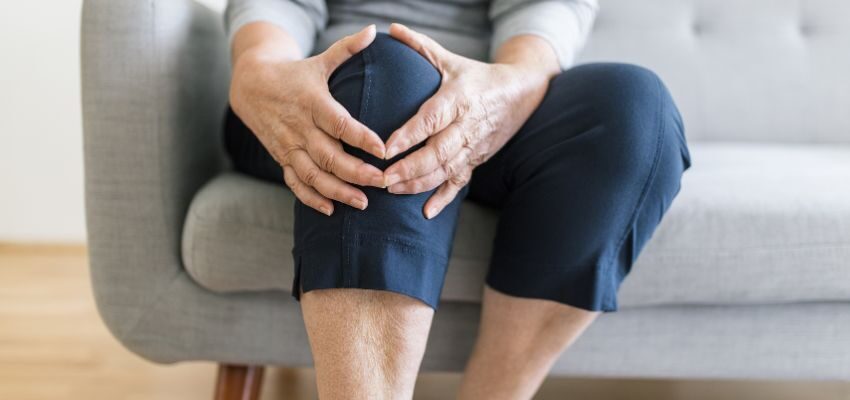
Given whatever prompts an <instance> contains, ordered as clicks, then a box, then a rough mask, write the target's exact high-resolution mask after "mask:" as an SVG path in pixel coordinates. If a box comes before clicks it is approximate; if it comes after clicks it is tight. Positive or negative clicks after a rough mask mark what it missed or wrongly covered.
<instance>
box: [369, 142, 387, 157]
mask: <svg viewBox="0 0 850 400" xmlns="http://www.w3.org/2000/svg"><path fill="white" fill-rule="evenodd" d="M372 154H374V155H376V156H377V157H380V158H384V155H385V154H386V152H385V150H384V147H383V146H381V145H378V144H376V145H374V146H372Z"/></svg>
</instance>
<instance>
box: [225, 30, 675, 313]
mask: <svg viewBox="0 0 850 400" xmlns="http://www.w3.org/2000/svg"><path fill="white" fill-rule="evenodd" d="M440 81H441V78H440V74H439V73H438V72H437V70H436V69H434V67H433V66H432V65H431V64H430V63H428V61H426V60H425V59H424V58H422V57H421V56H420V55H419V54H418V53H416V52H415V51H414V50H412V49H410V48H408V47H407V46H405V45H404V44H402V43H401V42H398V41H396V40H395V39H392V38H391V37H389V36H387V35H386V34H378V37H377V38H376V39H375V41H374V42H373V43H372V44H371V45H370V46H369V47H368V48H366V49H365V50H363V51H362V52H361V53H359V54H357V55H355V56H354V57H352V58H351V59H350V60H348V61H347V62H346V63H345V64H343V65H342V66H340V68H338V69H337V71H335V72H334V74H333V75H332V76H331V78H330V81H329V85H330V90H331V94H332V95H333V96H334V98H336V100H337V101H339V102H340V103H341V104H342V105H343V106H344V107H345V108H346V109H347V110H348V111H349V112H350V113H351V115H352V116H353V117H354V118H357V119H358V120H359V121H361V122H363V123H364V124H365V125H366V126H368V127H370V128H371V129H372V130H374V131H375V132H376V133H377V134H378V135H380V136H381V137H382V138H383V139H384V140H386V139H388V138H389V136H390V134H391V133H392V132H393V131H394V130H395V129H397V128H399V127H400V126H401V125H402V124H403V123H404V122H405V121H407V120H408V119H409V118H410V117H412V116H413V115H414V114H415V113H416V111H417V110H418V108H419V106H420V105H421V104H422V103H423V102H424V101H425V100H426V99H428V98H429V97H430V96H431V95H433V94H434V93H435V92H436V91H437V89H438V87H439V85H440ZM225 125H226V128H225V143H226V148H227V151H228V153H229V155H230V157H231V159H232V161H233V164H234V167H235V168H236V169H237V170H238V171H241V172H243V173H246V174H249V175H253V176H255V177H257V178H260V179H264V180H268V181H271V182H275V183H279V184H281V185H283V172H282V169H281V167H280V165H278V164H277V163H276V162H275V161H274V159H272V157H271V156H270V155H269V154H268V152H267V151H266V150H265V149H264V148H263V147H262V145H261V144H260V142H259V141H258V140H257V139H256V137H255V136H254V135H253V133H252V132H251V131H250V130H249V129H248V128H247V127H246V126H245V125H244V124H243V123H242V122H241V121H240V120H239V118H238V117H237V116H236V115H235V114H234V113H233V111H232V110H228V113H227V118H226V123H225ZM421 146H422V144H419V145H417V146H415V147H413V148H412V149H410V150H408V151H407V152H405V153H402V154H399V155H398V156H396V157H395V158H394V159H392V160H381V159H378V158H377V157H374V156H372V155H370V154H368V153H366V152H364V151H362V150H360V149H357V148H353V147H351V146H349V145H347V144H343V148H344V149H345V151H347V152H349V153H351V154H353V155H355V156H357V157H359V158H361V159H363V160H364V161H367V162H369V163H371V164H373V165H375V166H377V167H378V168H380V169H385V168H386V167H388V166H389V165H390V164H392V163H393V162H395V161H397V160H399V159H401V158H402V157H404V156H406V155H407V154H409V153H411V152H413V151H415V150H416V149H418V148H419V147H421ZM689 167H690V155H689V153H688V149H687V144H686V141H685V136H684V128H683V125H682V119H681V116H680V115H679V112H678V110H677V109H676V106H675V104H674V103H673V100H672V98H671V97H670V94H669V93H668V91H667V89H666V88H665V86H664V84H663V83H662V82H661V81H660V80H659V78H658V77H657V76H656V75H655V74H654V73H653V72H651V71H649V70H647V69H645V68H642V67H638V66H634V65H629V64H617V63H598V64H585V65H580V66H576V67H573V68H571V69H569V70H566V71H564V72H562V73H560V74H559V75H557V76H556V77H555V78H554V79H553V80H552V81H551V83H550V87H549V90H548V92H547V94H546V96H545V97H544V99H543V101H542V103H541V104H540V106H539V107H538V109H537V110H536V111H535V112H534V113H533V114H532V116H531V117H530V118H529V119H528V121H527V122H526V123H525V124H524V126H523V127H522V128H521V129H520V130H519V132H518V133H517V134H516V135H515V136H513V137H512V138H511V139H510V141H508V142H507V144H506V145H505V146H504V147H503V148H502V149H501V150H500V151H499V152H498V153H496V154H495V155H494V156H493V157H491V158H490V159H489V160H487V161H486V162H485V163H483V164H481V165H479V166H478V167H477V168H476V169H475V170H474V172H473V175H472V178H471V180H470V182H469V183H468V184H467V185H466V186H465V187H464V188H463V189H462V191H461V192H460V193H459V195H458V196H457V198H455V200H454V201H453V202H452V203H451V204H450V205H449V206H447V207H446V208H445V209H444V210H443V211H442V212H441V213H440V214H439V215H437V216H436V217H435V218H433V219H431V220H428V219H426V218H425V217H424V215H423V212H422V208H423V205H424V204H425V201H426V200H427V199H428V198H429V197H430V196H431V194H432V193H433V191H428V192H424V193H419V194H412V195H408V194H393V193H389V192H388V191H387V190H386V189H382V188H376V187H369V186H366V187H363V186H357V185H355V186H356V187H358V188H360V189H361V190H363V192H364V193H365V194H366V196H367V197H368V199H369V206H368V208H367V209H366V210H358V209H355V208H353V207H350V206H348V205H346V204H343V203H339V202H336V201H335V202H334V209H335V211H334V213H333V214H332V215H331V216H326V215H324V214H322V213H320V212H318V211H315V210H313V209H312V208H310V207H308V206H306V205H304V204H303V203H301V202H299V201H296V204H295V210H294V213H295V246H294V248H293V249H292V255H293V257H294V261H295V267H296V271H295V279H294V281H293V285H292V295H293V296H295V298H296V299H298V298H299V289H301V290H303V291H304V292H307V291H310V290H313V289H325V288H364V289H377V290H386V291H392V292H397V293H402V294H405V295H408V296H411V297H413V298H416V299H419V300H421V301H423V302H424V303H426V304H428V305H429V306H431V307H433V308H435V309H436V308H437V306H438V302H439V298H440V293H441V291H442V288H443V282H444V279H445V276H446V268H447V265H448V261H449V257H450V255H451V252H452V243H453V239H454V235H455V230H456V226H457V220H458V215H459V211H460V204H461V202H462V201H463V200H464V199H466V200H469V201H474V202H477V203H480V204H483V205H486V206H489V207H492V208H495V209H497V210H499V212H500V217H499V223H498V231H497V233H496V237H495V243H494V246H493V254H491V264H490V269H489V272H488V274H487V278H486V282H487V284H488V286H490V287H492V288H493V289H495V290H497V291H499V292H502V293H505V294H508V295H513V296H518V297H526V298H537V299H548V300H553V301H557V302H560V303H563V304H568V305H571V306H574V307H578V308H582V309H586V310H592V311H614V310H616V309H617V290H618V288H619V286H620V283H621V282H622V280H623V279H624V278H625V277H626V275H627V274H628V273H629V271H630V270H631V267H632V264H633V263H634V261H635V259H636V258H637V256H638V254H639V253H640V251H641V249H642V248H643V247H644V245H645V244H646V243H647V241H648V240H649V239H650V237H651V236H652V233H653V231H654V230H655V228H656V226H657V225H658V224H659V222H660V221H661V218H662V216H663V215H664V213H665V212H666V210H667V209H668V207H669V206H670V204H671V202H672V201H673V198H674V197H675V196H676V194H677V193H678V192H679V187H680V180H681V176H682V173H683V172H684V171H685V170H686V169H688V168H689ZM283 186H284V187H286V186H285V185H283Z"/></svg>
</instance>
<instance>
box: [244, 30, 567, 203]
mask: <svg viewBox="0 0 850 400" xmlns="http://www.w3.org/2000/svg"><path fill="white" fill-rule="evenodd" d="M389 33H390V35H391V36H392V37H394V38H395V39H397V40H399V41H401V42H402V43H404V44H406V45H408V46H409V47H411V48H413V49H414V50H416V51H417V52H418V53H419V54H421V55H422V56H423V57H425V58H426V59H427V60H428V61H429V62H431V64H432V65H434V67H436V68H437V70H438V71H439V72H440V74H441V76H442V82H441V86H440V88H439V90H438V91H437V92H436V93H435V94H434V95H433V96H432V97H431V98H429V99H428V100H427V101H426V102H425V103H424V104H423V105H422V106H421V107H420V109H419V110H418V112H417V113H416V114H415V115H414V116H413V117H412V118H411V119H410V120H408V121H407V122H406V123H405V124H404V125H403V126H402V127H400V128H399V129H397V130H396V131H395V132H393V133H392V135H391V136H390V137H389V139H387V141H386V143H384V142H383V140H381V138H380V137H379V136H378V135H377V134H376V133H374V132H372V131H371V130H370V129H369V128H367V127H366V126H365V125H363V124H362V123H360V122H359V121H357V120H356V119H354V118H352V117H351V116H350V115H349V114H348V112H347V111H346V110H345V109H344V108H343V107H342V105H340V104H338V103H337V102H336V101H335V100H334V99H333V97H332V96H331V95H330V92H329V89H328V86H327V81H328V78H329V77H330V74H331V73H332V72H333V71H334V70H335V69H336V68H337V67H338V66H339V65H341V64H342V63H343V62H345V61H346V60H347V59H348V58H350V57H351V56H353V55H355V54H357V53H359V52H360V51H361V50H363V49H365V48H366V47H367V46H369V44H371V42H372V41H373V40H374V38H375V34H376V32H375V26H374V25H370V26H368V27H366V28H364V29H363V30H361V31H360V32H358V33H356V34H353V35H351V36H347V37H345V38H343V39H341V40H339V41H338V42H336V43H334V44H333V45H332V46H331V47H329V48H328V49H327V50H326V51H325V52H323V53H321V54H318V55H316V56H313V57H309V58H305V59H302V60H291V59H285V58H284V57H276V56H275V54H274V52H270V51H268V49H265V50H264V49H258V50H256V51H249V52H246V53H247V54H245V55H243V56H240V57H239V60H238V61H237V62H236V63H235V65H234V73H233V80H232V83H231V104H232V105H233V107H234V111H236V113H237V114H238V115H240V117H241V118H242V119H243V120H244V121H245V123H246V124H247V125H248V126H249V127H250V128H251V129H252V131H254V132H255V133H256V134H257V137H258V139H259V140H260V141H261V142H262V143H263V145H264V146H265V147H266V149H267V150H268V151H269V153H270V154H271V155H272V157H274V159H275V160H276V161H277V162H278V163H280V164H281V166H282V167H283V172H284V180H285V182H286V184H287V186H289V187H290V189H292V191H293V193H294V194H295V196H296V197H298V198H299V200H301V201H302V202H303V203H304V204H306V205H308V206H309V207H312V208H314V209H316V210H318V211H320V212H322V213H324V214H326V215H331V214H332V213H333V202H332V201H331V200H332V199H333V200H337V201H340V202H343V203H346V204H348V205H350V206H352V207H355V208H358V209H365V208H366V207H368V199H367V197H366V195H365V194H364V193H363V192H362V191H361V190H359V189H357V188H356V187H354V186H353V185H351V183H354V184H358V185H368V186H375V187H385V188H386V189H387V190H388V191H389V192H391V193H398V194H413V193H422V192H425V191H430V190H432V189H435V188H436V191H435V192H434V193H433V194H432V196H431V197H430V198H429V199H428V200H427V201H426V203H425V205H424V207H423V214H424V216H425V217H426V218H429V219H430V218H433V217H435V216H436V215H438V214H439V213H440V211H442V209H443V208H444V207H445V206H446V205H448V204H449V203H451V201H452V200H453V199H454V198H455V197H456V196H457V194H458V193H459V191H460V190H461V189H462V188H463V187H464V186H465V185H466V184H467V183H468V182H469V180H470V178H471V177H472V171H473V169H474V168H475V167H476V166H478V165H480V164H482V163H483V162H485V161H487V160H488V159H489V158H490V157H491V156H493V154H495V153H496V152H497V151H498V150H499V149H501V148H502V147H503V146H504V144H505V143H506V142H507V141H508V140H509V139H510V137H511V136H513V135H514V134H515V133H516V132H517V131H518V130H519V128H520V127H521V125H522V124H523V123H524V122H525V121H526V119H528V117H529V116H530V115H531V113H532V112H533V111H534V109H535V108H536V107H537V105H538V104H539V103H540V101H541V100H542V97H543V95H544V94H545V91H546V88H547V86H548V80H549V79H550V78H551V76H552V75H553V73H552V69H551V68H549V69H548V70H547V69H541V68H538V67H537V66H535V65H534V64H535V63H533V62H531V63H522V62H520V63H507V62H506V63H493V64H491V63H483V62H479V61H475V60H472V59H468V58H465V57H462V56H460V55H457V54H454V53H452V52H450V51H448V50H446V49H445V48H443V47H442V46H441V45H439V44H438V43H437V42H435V41H434V40H432V39H431V38H429V37H428V36H426V35H424V34H422V33H419V32H416V31H414V30H412V29H410V28H407V27H405V26H403V25H400V24H393V25H391V26H390V31H389ZM292 77H298V78H297V79H293V78H292ZM268 88H286V90H285V92H282V91H280V90H269V89H268ZM316 88H320V90H316ZM281 106H283V107H281ZM305 116H307V117H305ZM422 141H425V145H424V146H423V147H421V148H420V149H418V150H416V151H414V152H412V153H410V154H408V155H407V156H406V157H404V158H402V159H400V160H398V161H396V162H395V163H394V164H392V165H390V166H389V167H387V168H386V169H385V170H384V171H381V170H379V169H378V168H376V167H375V166H373V165H371V164H368V163H366V162H364V161H362V160H360V159H358V158H356V157H354V156H352V155H350V154H348V153H346V152H345V151H344V150H343V148H342V143H341V142H345V143H348V144H350V145H352V146H355V147H358V148H361V149H363V150H365V151H366V152H368V153H370V154H373V155H375V156H376V157H379V158H383V159H391V158H393V157H395V156H396V155H398V154H400V153H403V152H405V151H406V150H408V149H410V148H411V147H413V146H415V145H416V144H418V143H420V142H422Z"/></svg>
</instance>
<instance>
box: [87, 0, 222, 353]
mask: <svg viewBox="0 0 850 400" xmlns="http://www.w3.org/2000/svg"><path fill="white" fill-rule="evenodd" d="M81 42H82V47H81V63H82V103H83V136H84V151H85V194H86V221H87V229H88V233H87V234H88V246H89V256H90V263H91V274H92V285H93V288H94V294H95V299H96V301H97V305H98V309H99V311H100V313H101V316H102V318H103V319H104V321H105V322H106V324H107V326H108V327H109V329H110V330H111V331H112V333H113V334H114V335H115V336H116V337H117V338H118V339H119V340H122V339H123V338H125V337H126V335H128V334H129V332H130V331H132V330H133V329H134V326H135V325H136V324H138V323H139V321H141V320H142V318H143V317H144V314H145V312H146V311H147V310H149V309H150V308H151V307H152V305H153V304H154V303H155V302H156V301H158V300H159V298H160V297H161V296H162V295H163V294H164V293H166V292H167V290H168V288H169V286H170V285H172V284H174V283H175V282H176V281H177V280H178V278H180V276H181V275H182V274H184V271H183V266H182V264H181V257H180V238H181V233H182V227H183V221H184V218H185V215H186V211H187V209H188V206H189V203H190V201H191V199H192V197H193V196H194V194H195V192H196V191H197V190H198V189H199V187H200V186H201V185H203V184H204V183H205V182H206V181H208V180H209V179H210V178H211V177H212V176H213V175H215V174H216V173H217V172H218V171H219V170H220V169H221V168H222V166H223V165H224V164H223V162H224V161H223V160H224V158H223V156H222V155H223V152H222V149H221V142H222V141H221V140H220V129H221V128H220V127H221V121H222V116H223V113H224V110H225V106H226V101H227V88H228V83H229V65H228V56H227V48H226V40H225V37H224V29H223V24H222V21H221V17H220V16H219V15H218V14H216V13H215V12H213V11H211V10H209V9H207V8H205V7H203V6H201V5H199V4H196V3H194V2H192V1H189V0H135V1H115V0H86V1H85V2H84V4H83V11H82V30H81Z"/></svg>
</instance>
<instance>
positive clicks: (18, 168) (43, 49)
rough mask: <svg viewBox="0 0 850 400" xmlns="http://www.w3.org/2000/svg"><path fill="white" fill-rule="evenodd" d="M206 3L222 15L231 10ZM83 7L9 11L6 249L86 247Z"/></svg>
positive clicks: (2, 228) (57, 1) (1, 25)
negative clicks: (16, 244) (55, 244)
mask: <svg viewBox="0 0 850 400" xmlns="http://www.w3.org/2000/svg"><path fill="white" fill-rule="evenodd" d="M122 1H123V0H122ZM167 1H174V0H167ZM200 1H201V2H202V3H205V4H207V5H209V6H210V7H212V8H214V9H216V10H221V9H223V7H224V4H225V2H226V0H200ZM81 4H82V1H81V0H46V1H15V2H5V3H4V4H3V12H2V13H0V241H39V242H47V241H59V242H82V241H84V240H85V222H84V217H83V161H82V159H83V155H82V126H81V118H80V82H79V77H80V67H79V65H80V63H79V32H80V21H79V19H80V8H81Z"/></svg>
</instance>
